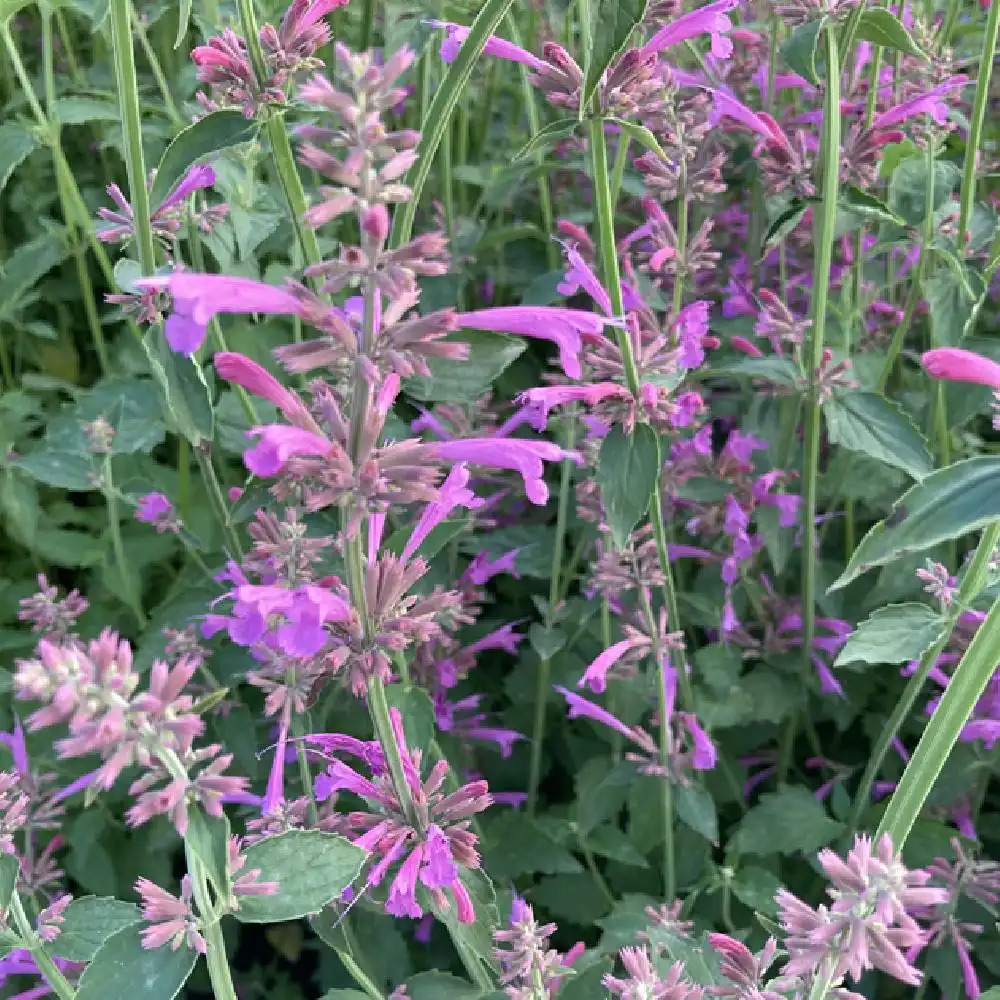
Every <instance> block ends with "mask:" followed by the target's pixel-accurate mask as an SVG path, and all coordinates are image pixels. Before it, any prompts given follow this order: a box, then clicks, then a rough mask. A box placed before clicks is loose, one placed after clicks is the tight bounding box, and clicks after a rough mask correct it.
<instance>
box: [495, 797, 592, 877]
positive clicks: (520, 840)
mask: <svg viewBox="0 0 1000 1000" xmlns="http://www.w3.org/2000/svg"><path fill="white" fill-rule="evenodd" d="M485 839H486V844H485V845H484V848H485V852H486V856H487V859H488V868H489V870H490V873H491V874H492V875H493V877H494V878H496V879H500V880H504V879H513V878H517V877H518V876H520V875H528V874H536V873H539V874H543V875H556V874H574V873H577V872H581V871H583V866H582V865H581V864H580V862H579V861H577V859H576V858H575V857H574V856H573V854H572V853H571V852H570V851H568V850H567V849H566V848H565V847H563V846H562V845H561V844H559V843H557V842H556V841H555V840H554V839H553V838H552V837H550V836H549V835H548V834H547V833H546V832H545V830H543V829H542V827H540V826H539V825H538V824H536V823H534V822H533V821H532V820H530V819H529V818H528V817H527V816H523V815H521V814H520V813H516V812H507V813H501V814H500V815H499V816H497V817H496V818H495V819H494V820H492V821H491V822H490V823H488V824H486V834H485Z"/></svg>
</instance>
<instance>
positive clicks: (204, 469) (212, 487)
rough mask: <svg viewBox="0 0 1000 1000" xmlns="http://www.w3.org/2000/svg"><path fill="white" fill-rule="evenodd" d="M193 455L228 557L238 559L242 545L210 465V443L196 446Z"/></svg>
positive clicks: (217, 478) (220, 486)
mask: <svg viewBox="0 0 1000 1000" xmlns="http://www.w3.org/2000/svg"><path fill="white" fill-rule="evenodd" d="M194 455H195V458H196V459H197V461H198V468H199V469H200V470H201V477H202V481H203V482H204V484H205V488H206V490H207V491H208V502H209V504H211V507H212V513H213V514H215V518H216V520H217V521H218V522H219V526H220V527H221V528H222V534H223V536H224V537H225V539H226V544H227V545H228V546H229V549H230V555H231V556H232V557H233V558H234V559H240V558H242V556H243V545H242V543H241V542H240V537H239V535H238V534H237V533H236V529H235V528H234V527H233V520H232V518H231V517H230V516H229V508H228V507H227V506H226V501H225V497H224V494H223V492H222V484H221V483H220V482H219V477H218V475H217V474H216V471H215V466H214V465H213V464H212V453H211V443H206V444H204V445H197V446H196V447H195V449H194Z"/></svg>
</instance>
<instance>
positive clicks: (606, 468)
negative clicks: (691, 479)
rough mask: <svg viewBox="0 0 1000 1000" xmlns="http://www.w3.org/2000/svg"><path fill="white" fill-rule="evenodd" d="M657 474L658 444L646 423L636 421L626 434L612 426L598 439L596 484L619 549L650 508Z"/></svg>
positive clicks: (658, 470) (652, 431)
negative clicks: (604, 436)
mask: <svg viewBox="0 0 1000 1000" xmlns="http://www.w3.org/2000/svg"><path fill="white" fill-rule="evenodd" d="M659 475H660V444H659V441H658V440H657V437H656V433H655V431H654V430H653V429H652V427H650V426H649V425H648V424H636V426H635V429H634V430H633V431H632V433H631V434H630V435H627V436H626V435H625V434H624V433H623V432H622V430H621V428H619V427H615V428H614V429H613V430H612V431H611V433H610V434H608V436H607V437H606V438H605V439H604V441H603V442H602V443H601V452H600V457H599V458H598V463H597V484H598V486H599V487H600V489H601V501H602V503H603V504H604V512H605V516H606V517H607V519H608V526H609V527H610V528H611V537H612V539H613V540H614V543H615V545H616V546H617V547H618V548H619V549H620V548H622V547H623V546H624V545H625V543H626V542H627V541H628V537H629V535H630V534H631V533H632V529H633V528H635V526H636V525H637V524H638V523H639V521H640V519H641V518H642V516H643V515H644V514H645V513H646V511H647V510H648V509H649V502H650V500H651V499H652V496H653V490H654V489H655V488H656V487H657V483H658V480H659Z"/></svg>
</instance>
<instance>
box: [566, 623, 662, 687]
mask: <svg viewBox="0 0 1000 1000" xmlns="http://www.w3.org/2000/svg"><path fill="white" fill-rule="evenodd" d="M647 644H648V640H647V639H645V637H644V638H642V639H623V640H622V641H621V642H616V643H615V644H614V645H613V646H609V647H608V648H607V649H606V650H604V652H603V653H601V654H600V656H598V657H597V659H595V660H594V661H593V663H591V664H590V666H589V667H587V669H586V670H585V671H584V673H583V676H582V677H581V678H580V680H579V681H578V682H577V687H583V686H584V685H586V686H587V687H589V688H590V690H591V691H593V692H594V693H595V694H601V693H602V692H603V691H604V688H605V687H606V685H607V676H608V671H609V670H610V669H611V668H612V667H613V666H614V665H615V664H616V663H618V662H619V661H620V660H621V659H622V658H623V657H624V656H626V655H627V654H629V653H631V652H632V651H633V650H635V649H636V648H637V647H644V646H646V645H647Z"/></svg>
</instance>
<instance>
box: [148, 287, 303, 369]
mask: <svg viewBox="0 0 1000 1000" xmlns="http://www.w3.org/2000/svg"><path fill="white" fill-rule="evenodd" d="M134 284H135V285H136V287H137V288H142V289H152V290H154V291H158V292H169V293H170V297H171V298H172V299H173V311H172V312H171V314H170V316H169V318H168V319H167V325H166V336H167V343H168V344H169V345H170V348H171V350H174V351H177V352H179V353H181V354H186V355H189V356H190V355H191V354H194V352H195V351H197V350H198V348H199V347H201V345H202V343H203V342H204V340H205V330H206V328H207V327H208V324H209V322H210V321H211V320H212V319H213V318H214V317H215V316H218V315H219V314H221V313H267V314H272V315H289V316H294V315H298V314H299V313H300V312H301V308H302V307H301V304H300V303H299V300H298V299H297V298H295V296H294V295H292V294H291V293H290V292H286V291H285V290H284V289H282V288H276V287H274V286H273V285H264V284H261V282H259V281H252V280H251V279H250V278H232V277H229V276H227V275H224V274H192V273H190V272H188V271H174V272H173V273H172V274H169V275H166V276H164V277H152V278H139V279H137V280H136V281H135V282H134Z"/></svg>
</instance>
